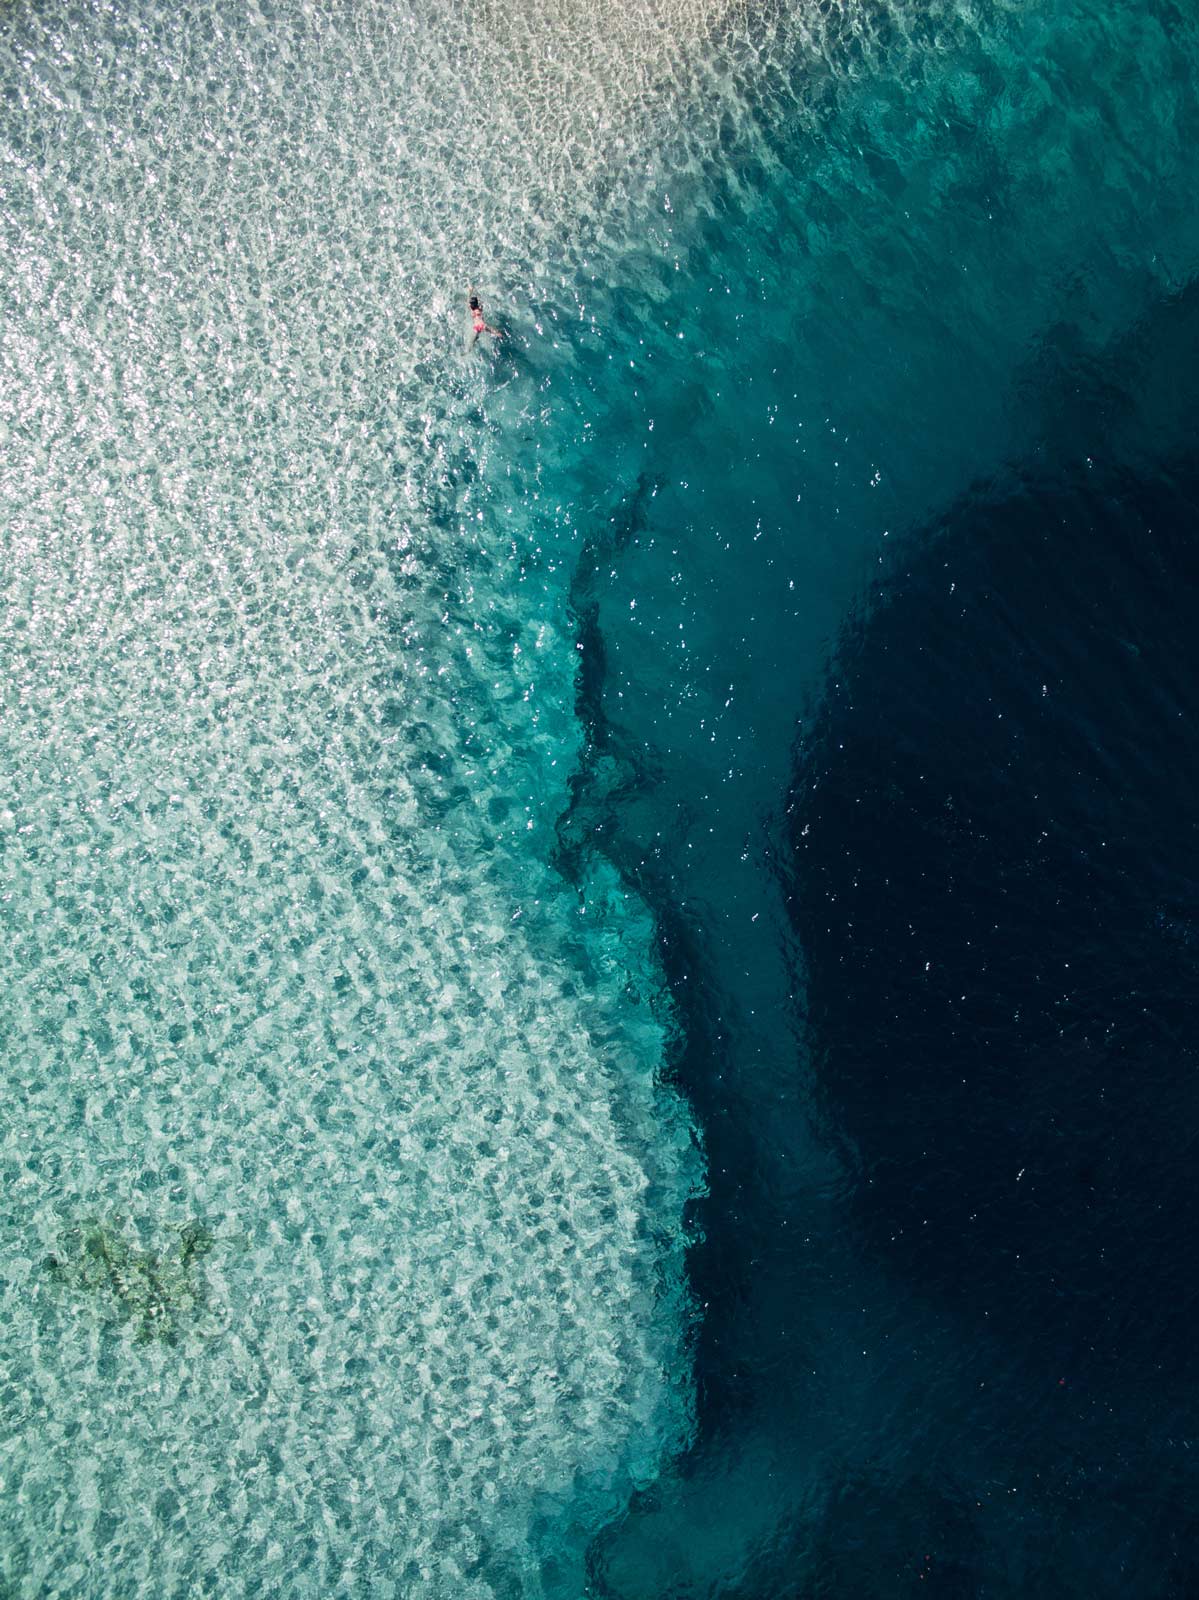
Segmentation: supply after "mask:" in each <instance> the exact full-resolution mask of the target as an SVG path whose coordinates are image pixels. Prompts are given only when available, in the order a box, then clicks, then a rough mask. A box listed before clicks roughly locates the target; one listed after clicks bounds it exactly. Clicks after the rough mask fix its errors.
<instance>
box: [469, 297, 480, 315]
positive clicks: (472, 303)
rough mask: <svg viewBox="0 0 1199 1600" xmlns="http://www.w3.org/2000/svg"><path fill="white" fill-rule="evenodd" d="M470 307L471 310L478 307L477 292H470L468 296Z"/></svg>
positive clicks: (475, 309)
mask: <svg viewBox="0 0 1199 1600" xmlns="http://www.w3.org/2000/svg"><path fill="white" fill-rule="evenodd" d="M470 308H471V310H472V311H477V310H478V309H479V297H478V295H477V294H472V295H471V297H470Z"/></svg>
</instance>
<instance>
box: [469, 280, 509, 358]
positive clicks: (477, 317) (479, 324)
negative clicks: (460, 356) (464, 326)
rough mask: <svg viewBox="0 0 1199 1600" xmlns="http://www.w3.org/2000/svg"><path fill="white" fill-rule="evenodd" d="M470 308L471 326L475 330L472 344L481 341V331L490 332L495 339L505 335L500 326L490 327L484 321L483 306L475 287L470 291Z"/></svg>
mask: <svg viewBox="0 0 1199 1600" xmlns="http://www.w3.org/2000/svg"><path fill="white" fill-rule="evenodd" d="M468 309H469V311H470V321H471V326H472V327H473V328H474V330H475V331H474V334H473V335H472V337H471V341H470V342H471V344H472V345H473V344H477V343H478V342H479V335H480V334H481V333H489V334H490V335H491V337H492V338H493V339H502V338H503V337H504V336H503V334H502V333H501V332H500V330H499V329H498V328H490V327H488V325H487V323H485V322H484V321H483V307H482V306H481V305H480V304H479V297H478V295H477V294H476V293H475V292H474V290H473V289H472V290H471V292H470V300H469V302H468Z"/></svg>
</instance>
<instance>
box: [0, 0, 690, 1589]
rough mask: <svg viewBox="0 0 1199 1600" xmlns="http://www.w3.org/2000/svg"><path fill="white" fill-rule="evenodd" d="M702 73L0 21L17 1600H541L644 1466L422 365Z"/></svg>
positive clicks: (8, 1458)
mask: <svg viewBox="0 0 1199 1600" xmlns="http://www.w3.org/2000/svg"><path fill="white" fill-rule="evenodd" d="M534 11H536V14H534ZM716 21H717V19H715V18H710V17H707V16H705V15H704V14H703V12H702V8H699V9H698V13H697V8H695V7H686V8H676V9H675V10H670V9H668V8H663V9H662V10H661V11H654V10H652V9H651V10H646V11H644V12H637V13H632V12H630V11H627V10H626V8H624V7H623V6H615V5H607V6H605V5H599V6H589V7H581V6H580V7H575V6H552V5H546V6H543V7H541V8H529V7H525V6H522V7H520V8H519V14H518V11H517V10H516V9H512V10H507V9H505V8H501V7H491V8H487V7H485V8H483V9H482V10H473V11H470V12H468V11H467V10H466V9H465V8H460V7H454V6H447V5H441V6H438V5H430V6H426V7H421V8H419V10H415V11H404V10H399V9H396V8H394V7H391V6H389V5H383V4H373V5H372V4H359V5H352V6H346V7H340V6H339V7H330V8H328V9H318V8H317V7H315V6H312V5H308V4H294V3H289V4H287V5H283V6H270V7H268V6H265V5H258V6H255V5H251V6H249V7H248V8H242V7H241V6H234V5H223V4H215V5H209V6H193V7H183V8H178V7H162V8H155V7H154V6H151V5H143V6H140V7H134V8H132V9H130V8H125V7H116V6H110V5H104V4H94V5H67V6H63V7H48V8H33V7H28V6H18V7H16V8H9V9H8V10H7V12H6V14H5V16H4V18H3V20H2V22H0V76H2V77H3V81H4V84H5V90H6V96H5V110H4V113H3V117H2V120H0V162H2V163H3V165H2V169H0V172H2V179H0V181H2V183H3V199H2V202H0V204H2V216H0V248H2V251H3V258H4V269H3V271H4V278H5V282H6V285H7V289H6V301H7V303H6V307H5V319H4V327H3V331H2V333H0V442H2V443H3V447H4V456H3V466H2V470H0V501H2V506H3V518H4V533H3V541H4V545H3V568H2V570H0V656H2V665H3V689H2V691H0V692H2V694H3V722H2V724H0V851H2V854H0V893H2V895H3V907H4V911H3V918H4V935H5V936H4V941H3V945H2V947H0V1037H2V1039H3V1047H4V1053H5V1068H4V1071H5V1110H4V1114H3V1119H2V1121H0V1166H2V1169H3V1182H4V1190H5V1195H6V1201H7V1205H6V1208H5V1217H4V1221H3V1223H2V1224H0V1245H2V1248H3V1254H4V1260H5V1269H4V1274H3V1287H2V1288H0V1346H2V1349H3V1361H4V1367H5V1370H6V1374H7V1387H6V1389H5V1391H4V1394H3V1397H2V1403H3V1406H4V1418H5V1426H4V1428H3V1429H2V1430H0V1438H2V1440H3V1442H2V1443H0V1471H2V1473H3V1478H4V1492H3V1497H2V1507H3V1508H2V1509H0V1524H2V1527H3V1535H4V1536H3V1540H2V1541H0V1542H2V1543H3V1554H0V1573H3V1575H4V1576H5V1578H6V1581H7V1582H8V1583H9V1584H10V1585H11V1586H13V1587H14V1591H15V1592H16V1593H20V1594H22V1595H25V1594H29V1595H34V1594H36V1595H46V1594H54V1595H56V1596H67V1595H78V1596H87V1597H100V1596H118V1595H120V1596H122V1597H124V1596H130V1595H154V1596H156V1597H157V1596H165V1595H175V1594H179V1595H184V1594H186V1595H193V1594H200V1593H215V1594H220V1595H222V1596H239V1595H252V1594H266V1593H285V1594H287V1595H289V1596H299V1595H304V1594H312V1595H320V1596H328V1595H334V1594H345V1595H351V1594H367V1593H369V1594H371V1595H373V1596H374V1595H386V1594H397V1595H405V1596H417V1595H436V1596H441V1595H445V1596H449V1595H453V1596H462V1597H466V1596H474V1595H478V1596H482V1595H490V1594H499V1593H503V1594H518V1593H527V1594H535V1593H539V1592H542V1591H543V1588H544V1587H545V1586H546V1585H548V1586H549V1587H550V1588H554V1586H555V1585H556V1586H557V1591H556V1592H561V1593H569V1592H571V1589H572V1586H574V1587H576V1588H577V1584H578V1576H577V1565H572V1563H576V1564H577V1561H578V1559H579V1555H580V1550H581V1547H582V1541H583V1539H584V1537H585V1534H586V1531H587V1528H588V1527H589V1526H590V1525H591V1523H593V1521H594V1518H595V1517H596V1516H598V1515H601V1514H602V1513H603V1512H604V1511H605V1510H611V1509H612V1508H613V1507H614V1506H616V1505H617V1504H618V1503H619V1497H620V1496H621V1495H622V1494H627V1492H628V1489H629V1487H630V1486H631V1485H632V1484H634V1483H637V1482H641V1481H645V1480H646V1479H647V1478H649V1477H651V1476H652V1475H653V1473H654V1471H655V1470H656V1468H657V1466H658V1464H659V1462H660V1459H661V1457H662V1454H663V1452H664V1451H667V1450H669V1449H671V1448H677V1447H678V1446H679V1445H680V1444H681V1443H682V1441H683V1440H684V1438H685V1436H686V1429H687V1418H688V1392H687V1383H686V1380H685V1378H684V1377H683V1373H684V1370H685V1361H684V1359H683V1354H682V1341H683V1339H684V1337H685V1328H686V1318H685V1311H684V1305H685V1295H684V1290H683V1274H682V1249H683V1244H684V1234H683V1228H682V1210H683V1206H684V1203H685V1201H686V1198H687V1197H688V1195H689V1194H691V1193H692V1192H694V1189H695V1187H696V1184H697V1181H698V1171H697V1165H696V1158H695V1155H694V1150H693V1141H692V1138H691V1132H690V1127H689V1123H688V1120H687V1116H686V1113H685V1108H684V1107H683V1106H682V1104H681V1103H680V1102H679V1101H678V1100H677V1098H676V1097H675V1096H674V1095H673V1094H672V1093H671V1092H670V1091H668V1090H667V1089H666V1088H665V1087H664V1086H663V1085H662V1084H661V1082H660V1080H659V1077H658V1070H659V1067H660V1064H661V1059H662V1054H663V1049H664V1036H663V1025H662V1023H661V1021H660V1020H659V1019H658V1018H657V1017H656V1016H655V1012H654V1007H653V1006H652V1005H651V1003H650V1002H651V1000H652V998H653V991H654V987H655V984H656V975H655V971H654V964H653V959H652V954H651V951H652V941H651V930H650V928H649V924H648V918H647V917H646V915H645V913H644V911H643V910H642V909H641V908H640V907H638V906H637V905H636V904H635V903H633V902H632V901H630V900H629V899H628V898H627V897H626V896H625V895H624V894H623V892H622V891H621V890H620V889H619V887H618V886H617V885H616V884H615V883H614V882H609V881H606V880H605V879H604V878H603V876H602V873H600V871H599V869H597V877H596V879H595V881H594V883H593V885H592V892H591V894H590V897H589V900H588V903H587V907H586V916H585V917H583V916H582V915H581V913H580V908H579V906H578V904H577V902H576V900H575V899H574V898H573V897H572V896H571V895H570V894H569V893H568V891H567V890H566V889H565V887H564V886H563V885H562V884H560V883H559V882H558V880H557V878H556V877H555V875H554V874H553V872H552V871H551V869H550V867H549V866H548V865H547V861H548V856H549V846H548V838H549V836H550V835H551V832H552V824H553V821H554V818H555V816H556V815H557V813H558V812H560V811H561V809H562V808H563V806H564V805H565V803H566V780H567V778H568V776H569V773H570V770H571V767H572V763H573V761H574V759H575V757H576V755H577V748H578V737H579V736H578V732H577V729H576V727H575V723H574V718H573V695H574V664H575V653H574V648H573V640H572V639H571V637H570V636H569V633H568V630H567V621H566V611H565V596H564V592H563V583H562V580H559V581H558V583H557V585H555V584H554V583H553V582H552V581H550V577H549V575H548V574H547V573H546V572H544V571H543V572H542V573H541V574H540V577H539V578H538V575H537V563H536V559H535V551H534V545H535V539H534V536H533V533H532V532H531V531H530V520H529V519H530V513H529V511H528V508H527V507H524V508H523V510H522V505H521V503H519V501H517V502H515V503H514V502H513V501H512V499H511V497H510V495H509V493H508V491H507V489H506V488H505V486H504V482H503V481H502V474H501V473H498V472H497V474H496V479H495V481H494V482H493V481H492V480H491V478H489V467H488V460H489V452H490V453H491V454H494V455H495V456H496V457H497V458H502V454H503V451H504V449H505V448H506V441H505V438H504V436H503V434H502V432H501V431H499V430H498V429H497V427H495V426H491V425H489V424H488V423H487V421H486V415H487V413H486V392H487V382H488V375H487V371H488V369H487V367H486V364H485V363H482V362H479V361H475V362H473V363H469V362H468V363H465V364H464V360H463V355H462V351H461V339H460V337H459V335H460V330H461V310H460V307H461V293H462V289H463V286H464V284H465V282H466V281H467V280H468V279H476V280H477V281H479V282H480V283H481V284H484V285H485V286H487V288H488V289H490V288H491V286H492V285H494V286H496V287H497V288H498V287H499V286H501V285H504V284H511V283H514V282H522V281H523V282H533V281H536V280H537V279H538V277H539V276H542V275H546V274H551V273H553V274H557V275H559V276H561V275H562V274H563V273H564V272H569V271H570V270H572V268H573V265H574V264H576V262H577V260H578V259H579V252H581V251H582V250H583V248H584V246H585V241H587V240H590V241H591V244H592V245H594V243H595V241H596V240H601V239H602V238H603V236H604V234H605V230H609V237H611V238H613V239H617V238H618V236H619V234H620V231H621V228H622V226H626V225H627V219H628V217H629V215H631V212H632V208H633V207H634V205H635V204H636V203H640V202H639V199H638V197H639V196H640V195H641V194H642V191H643V190H645V188H646V185H647V182H648V179H647V177H646V171H647V164H652V160H653V159H654V157H655V149H654V146H653V144H652V141H651V140H650V138H649V130H651V129H653V128H655V127H657V128H659V129H661V128H663V127H665V126H667V125H669V124H670V123H671V119H672V118H674V117H675V116H676V115H677V112H678V107H679V105H680V104H681V103H682V101H683V100H684V99H685V97H686V96H687V95H688V94H690V93H692V92H693V91H694V86H695V83H696V81H697V75H702V73H703V72H705V71H707V70H709V69H707V68H705V67H704V66H703V65H702V52H701V51H700V50H699V49H698V45H699V44H700V43H702V41H703V39H704V37H705V35H706V32H707V31H708V30H709V26H710V24H712V25H714V24H715V22H716ZM697 148H698V146H697ZM697 159H698V157H697ZM622 219H623V222H622ZM611 230H614V231H611ZM551 264H552V265H551ZM480 407H482V408H483V409H482V411H480ZM480 417H482V419H483V420H480ZM522 516H523V519H524V520H523V522H522ZM522 566H523V569H524V572H525V574H526V575H528V574H530V573H531V574H532V575H533V577H534V578H537V582H538V584H539V588H538V589H537V591H536V593H534V592H533V590H534V585H533V583H531V582H530V583H527V584H524V585H523V586H522V584H521V583H520V581H519V578H520V575H521V572H522ZM543 839H544V840H546V841H547V842H544V843H543V842H542V840H543ZM195 1219H202V1220H203V1223H204V1228H205V1232H204V1235H203V1237H204V1239H205V1241H206V1244H207V1243H211V1246H212V1248H211V1250H207V1249H206V1250H205V1251H204V1252H199V1253H195V1252H193V1253H190V1254H189V1252H190V1251H191V1246H187V1247H185V1245H184V1243H183V1241H184V1240H185V1239H187V1238H191V1239H193V1240H194V1238H195V1237H197V1235H196V1234H195V1233H194V1232H193V1233H192V1234H190V1235H189V1234H186V1233H184V1232H183V1231H182V1230H184V1228H185V1227H186V1226H187V1225H188V1224H190V1223H191V1222H193V1221H194V1220H195ZM550 1557H553V1558H554V1559H553V1560H552V1561H551V1560H550ZM547 1563H548V1564H547ZM547 1573H548V1574H549V1576H547V1575H546V1574H547Z"/></svg>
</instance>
